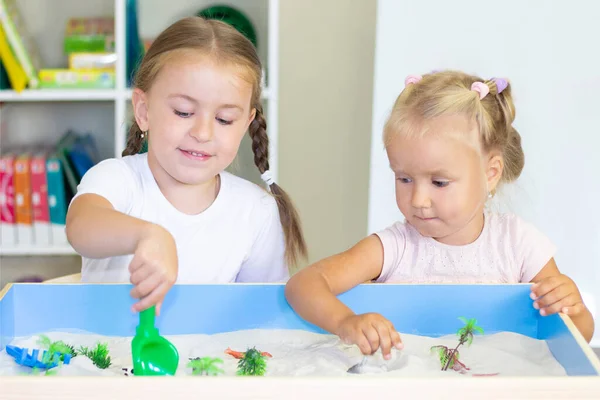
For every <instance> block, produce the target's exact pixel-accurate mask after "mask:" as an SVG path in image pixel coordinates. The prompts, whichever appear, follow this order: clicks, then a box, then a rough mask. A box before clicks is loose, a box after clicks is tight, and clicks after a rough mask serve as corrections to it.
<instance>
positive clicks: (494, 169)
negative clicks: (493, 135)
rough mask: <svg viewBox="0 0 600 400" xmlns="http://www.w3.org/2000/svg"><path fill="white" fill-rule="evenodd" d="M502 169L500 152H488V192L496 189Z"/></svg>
mask: <svg viewBox="0 0 600 400" xmlns="http://www.w3.org/2000/svg"><path fill="white" fill-rule="evenodd" d="M503 170H504V158H503V157H502V154H501V153H499V152H491V153H489V155H488V161H487V167H486V178H487V185H488V192H491V193H494V192H495V191H496V187H497V186H498V183H499V182H500V179H501V178H502V171H503Z"/></svg>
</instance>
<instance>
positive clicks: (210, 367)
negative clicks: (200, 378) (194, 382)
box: [187, 357, 223, 376]
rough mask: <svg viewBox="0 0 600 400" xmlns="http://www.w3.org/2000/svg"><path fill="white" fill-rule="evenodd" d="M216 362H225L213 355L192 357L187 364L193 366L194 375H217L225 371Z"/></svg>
mask: <svg viewBox="0 0 600 400" xmlns="http://www.w3.org/2000/svg"><path fill="white" fill-rule="evenodd" d="M216 364H223V360H221V359H220V358H212V357H196V358H190V362H189V363H188V365H187V366H188V367H190V368H192V375H206V376H208V375H211V376H216V375H219V374H222V373H223V370H222V369H221V368H219V367H217V365H216Z"/></svg>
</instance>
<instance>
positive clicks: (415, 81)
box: [404, 75, 423, 86]
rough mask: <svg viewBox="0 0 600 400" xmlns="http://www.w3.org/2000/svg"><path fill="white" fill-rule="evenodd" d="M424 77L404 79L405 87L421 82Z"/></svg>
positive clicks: (411, 76)
mask: <svg viewBox="0 0 600 400" xmlns="http://www.w3.org/2000/svg"><path fill="white" fill-rule="evenodd" d="M421 79H423V77H422V76H421V75H409V76H407V77H406V79H404V86H408V85H410V84H413V83H417V82H419V81H420V80H421Z"/></svg>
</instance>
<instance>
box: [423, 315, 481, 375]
mask: <svg viewBox="0 0 600 400" xmlns="http://www.w3.org/2000/svg"><path fill="white" fill-rule="evenodd" d="M459 319H460V320H461V321H462V322H464V324H465V326H463V327H462V328H460V329H459V330H458V332H457V335H458V344H457V345H456V347H455V348H454V349H449V348H448V347H446V346H442V345H438V346H432V347H431V350H432V351H437V353H438V357H439V359H440V364H441V366H442V371H447V370H448V368H452V369H453V370H455V371H461V372H462V371H465V370H468V369H469V368H468V367H467V366H466V365H465V364H463V363H462V362H460V361H459V353H458V348H459V347H460V346H461V345H463V344H466V345H467V346H468V345H470V344H471V343H472V342H473V335H474V334H475V333H480V334H483V329H482V328H481V327H480V326H477V320H476V319H475V318H470V319H466V318H464V317H460V318H459Z"/></svg>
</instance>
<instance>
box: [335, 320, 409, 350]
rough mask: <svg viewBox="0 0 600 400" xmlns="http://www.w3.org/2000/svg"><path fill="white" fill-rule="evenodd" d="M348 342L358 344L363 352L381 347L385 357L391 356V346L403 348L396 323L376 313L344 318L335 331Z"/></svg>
mask: <svg viewBox="0 0 600 400" xmlns="http://www.w3.org/2000/svg"><path fill="white" fill-rule="evenodd" d="M335 333H336V334H337V335H338V336H339V337H340V339H342V341H344V342H345V343H347V344H356V345H357V346H358V347H359V348H360V351H361V352H362V353H363V354H373V353H375V351H377V349H378V348H380V347H381V352H382V354H383V358H385V359H386V360H389V359H390V358H391V354H390V352H391V348H392V346H394V347H395V348H397V349H402V347H403V345H402V340H401V339H400V334H399V333H398V332H397V331H396V329H395V328H394V325H392V323H391V322H390V321H388V320H387V319H385V318H384V317H383V316H381V315H379V314H376V313H367V314H361V315H351V316H349V317H346V318H344V319H343V320H342V321H341V322H340V324H339V327H338V329H337V330H336V332H335Z"/></svg>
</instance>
